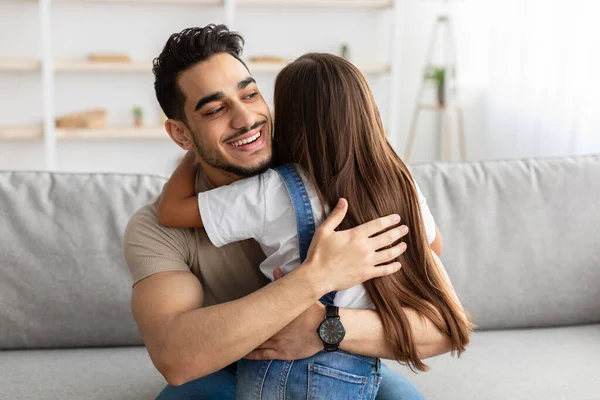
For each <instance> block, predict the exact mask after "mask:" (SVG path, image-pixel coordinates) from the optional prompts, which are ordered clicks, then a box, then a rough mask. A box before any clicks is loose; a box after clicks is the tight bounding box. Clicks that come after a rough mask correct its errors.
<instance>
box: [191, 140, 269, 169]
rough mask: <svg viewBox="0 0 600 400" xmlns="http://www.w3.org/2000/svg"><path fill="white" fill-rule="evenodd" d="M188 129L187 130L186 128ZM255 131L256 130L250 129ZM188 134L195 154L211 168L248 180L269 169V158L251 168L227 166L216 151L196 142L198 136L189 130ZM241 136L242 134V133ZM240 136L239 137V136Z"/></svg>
mask: <svg viewBox="0 0 600 400" xmlns="http://www.w3.org/2000/svg"><path fill="white" fill-rule="evenodd" d="M188 129H189V128H188ZM252 129H256V128H252ZM190 133H191V134H192V140H193V142H194V147H196V152H197V153H198V155H199V156H200V158H202V160H204V162H205V163H207V164H208V165H210V166H211V167H215V168H218V169H220V170H223V171H225V172H229V173H231V174H234V175H237V176H241V177H244V178H248V177H251V176H254V175H259V174H262V173H263V172H265V171H266V170H268V169H269V168H270V167H271V158H270V157H269V159H267V160H265V161H263V162H262V163H260V164H258V165H256V166H253V167H243V166H239V165H234V164H229V163H226V162H225V161H223V160H222V159H221V157H220V155H219V153H218V152H217V151H216V150H210V149H207V148H206V147H205V146H202V145H201V144H200V141H199V140H198V136H197V135H196V133H195V132H193V131H192V130H191V129H190ZM242 134H243V133H242ZM240 136H241V135H240Z"/></svg>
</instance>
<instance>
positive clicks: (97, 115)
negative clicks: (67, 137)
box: [56, 109, 106, 129]
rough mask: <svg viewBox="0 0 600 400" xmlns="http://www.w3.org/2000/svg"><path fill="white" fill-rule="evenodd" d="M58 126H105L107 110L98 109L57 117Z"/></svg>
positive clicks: (96, 127)
mask: <svg viewBox="0 0 600 400" xmlns="http://www.w3.org/2000/svg"><path fill="white" fill-rule="evenodd" d="M56 127H57V128H95V129H98V128H105V127H106V110H105V109H97V110H90V111H85V112H79V113H74V114H69V115H63V116H60V117H58V118H57V119H56Z"/></svg>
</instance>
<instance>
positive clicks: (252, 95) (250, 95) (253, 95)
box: [244, 92, 258, 99]
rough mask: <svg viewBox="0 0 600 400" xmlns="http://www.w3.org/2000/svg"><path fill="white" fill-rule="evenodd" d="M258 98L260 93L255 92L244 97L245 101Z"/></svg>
mask: <svg viewBox="0 0 600 400" xmlns="http://www.w3.org/2000/svg"><path fill="white" fill-rule="evenodd" d="M256 96H258V93H256V92H254V93H250V94H249V95H248V96H246V97H244V98H245V99H253V98H255V97H256Z"/></svg>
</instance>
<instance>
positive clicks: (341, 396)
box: [235, 351, 381, 400]
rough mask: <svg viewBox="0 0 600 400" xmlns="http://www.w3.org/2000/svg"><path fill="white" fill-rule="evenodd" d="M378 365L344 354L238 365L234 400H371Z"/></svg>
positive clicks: (371, 359)
mask: <svg viewBox="0 0 600 400" xmlns="http://www.w3.org/2000/svg"><path fill="white" fill-rule="evenodd" d="M380 365H381V364H380V361H379V359H377V358H374V357H365V356H360V355H355V354H350V353H347V352H344V351H337V352H333V353H329V352H326V351H321V352H319V353H317V354H315V355H314V356H312V357H308V358H305V359H301V360H294V361H281V360H261V361H253V360H245V359H242V360H240V361H239V362H238V369H237V374H236V391H235V400H280V399H281V400H282V399H308V400H310V399H327V400H362V399H365V400H374V399H375V395H376V394H377V390H378V389H379V384H380V383H381V377H380V375H379V367H380Z"/></svg>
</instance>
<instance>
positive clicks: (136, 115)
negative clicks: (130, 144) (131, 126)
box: [133, 106, 144, 127]
mask: <svg viewBox="0 0 600 400" xmlns="http://www.w3.org/2000/svg"><path fill="white" fill-rule="evenodd" d="M133 120H134V123H135V126H138V127H140V126H143V125H144V111H143V110H142V107H140V106H134V107H133Z"/></svg>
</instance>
